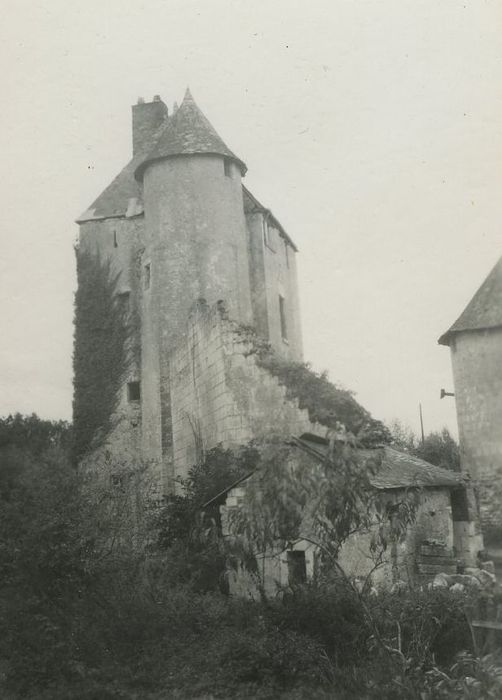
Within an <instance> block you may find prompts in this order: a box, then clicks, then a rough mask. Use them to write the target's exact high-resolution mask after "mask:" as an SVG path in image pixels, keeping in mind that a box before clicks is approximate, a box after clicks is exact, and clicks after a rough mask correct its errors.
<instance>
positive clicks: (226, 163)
mask: <svg viewBox="0 0 502 700" xmlns="http://www.w3.org/2000/svg"><path fill="white" fill-rule="evenodd" d="M223 172H224V173H225V175H226V177H232V169H231V166H230V159H229V158H223Z"/></svg>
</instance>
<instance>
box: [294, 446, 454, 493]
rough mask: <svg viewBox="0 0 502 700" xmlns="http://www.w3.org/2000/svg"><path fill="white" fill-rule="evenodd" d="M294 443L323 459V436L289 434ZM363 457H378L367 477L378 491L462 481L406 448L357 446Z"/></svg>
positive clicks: (324, 449) (324, 453)
mask: <svg viewBox="0 0 502 700" xmlns="http://www.w3.org/2000/svg"><path fill="white" fill-rule="evenodd" d="M293 442H294V444H296V445H297V446H298V447H300V448H301V449H303V450H305V451H306V452H309V454H311V455H313V456H315V457H318V458H321V459H324V458H325V457H326V453H327V449H328V445H327V442H326V440H323V438H319V437H316V436H313V437H311V436H307V435H303V436H302V437H300V438H293ZM358 454H359V455H360V456H361V457H362V458H363V459H367V460H369V459H371V458H373V457H375V456H378V457H380V456H381V458H382V461H381V465H380V468H379V469H378V471H377V472H376V473H375V474H373V475H372V476H371V477H370V482H371V484H372V486H374V487H375V488H376V489H378V490H380V491H385V490H387V489H403V488H409V487H412V486H420V487H424V488H427V487H436V486H447V487H450V488H453V487H456V486H459V485H460V484H462V483H463V479H462V477H461V475H460V474H458V473H456V472H453V471H449V470H448V469H442V468H441V467H436V466H434V465H433V464H429V462H425V461H424V460H423V459H419V458H418V457H414V456H413V455H410V454H408V453H407V452H401V450H396V449H394V448H393V447H387V446H385V447H379V448H376V449H374V450H358Z"/></svg>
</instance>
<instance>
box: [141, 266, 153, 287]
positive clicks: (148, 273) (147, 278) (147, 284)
mask: <svg viewBox="0 0 502 700" xmlns="http://www.w3.org/2000/svg"><path fill="white" fill-rule="evenodd" d="M151 281H152V268H151V265H150V263H148V264H147V265H145V277H144V282H143V286H144V288H145V289H150V282H151Z"/></svg>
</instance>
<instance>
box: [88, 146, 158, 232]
mask: <svg viewBox="0 0 502 700" xmlns="http://www.w3.org/2000/svg"><path fill="white" fill-rule="evenodd" d="M144 157H145V156H144V154H141V153H139V154H137V155H136V156H135V157H134V158H133V159H132V160H130V161H129V163H128V164H127V165H126V166H125V168H123V169H122V170H121V171H120V173H119V174H118V175H117V177H116V178H115V179H114V180H113V181H112V182H111V183H110V184H109V185H108V187H107V188H106V189H105V190H103V192H102V193H101V194H100V195H99V197H98V198H97V199H96V200H94V202H93V203H92V204H91V206H90V207H89V209H87V210H86V211H85V212H84V213H83V214H81V215H80V216H79V217H78V219H77V224H81V223H84V221H93V220H97V219H111V218H114V217H120V216H126V214H127V212H128V211H131V209H130V207H131V205H132V206H134V205H135V206H134V209H135V214H134V215H137V214H141V213H142V212H143V193H142V189H141V186H140V184H139V183H138V182H137V181H136V179H135V177H134V171H135V170H136V168H137V167H138V165H139V164H140V163H141V161H142V159H143V158H144Z"/></svg>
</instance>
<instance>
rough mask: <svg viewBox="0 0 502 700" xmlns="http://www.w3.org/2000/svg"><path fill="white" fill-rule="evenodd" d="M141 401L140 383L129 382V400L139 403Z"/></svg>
mask: <svg viewBox="0 0 502 700" xmlns="http://www.w3.org/2000/svg"><path fill="white" fill-rule="evenodd" d="M140 399H141V386H140V383H139V382H128V384H127V400H128V401H139V400H140Z"/></svg>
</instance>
